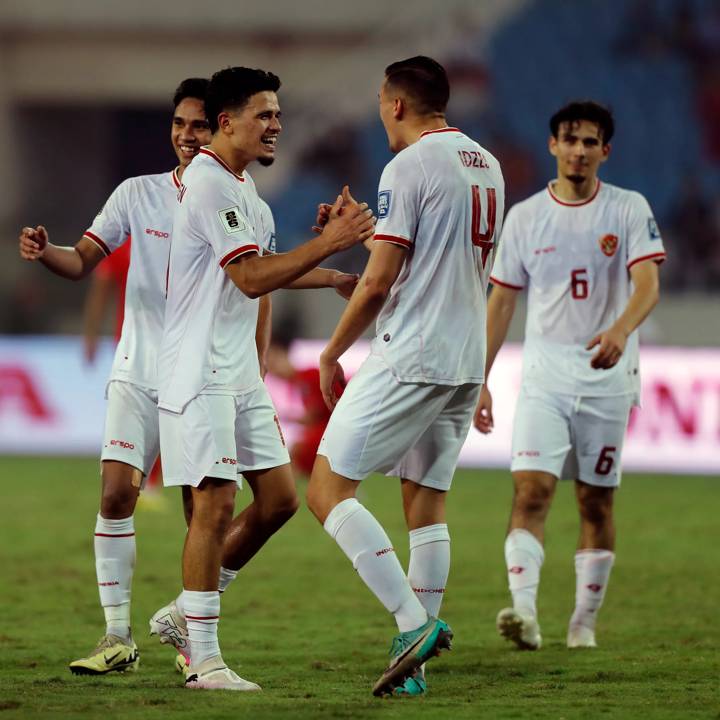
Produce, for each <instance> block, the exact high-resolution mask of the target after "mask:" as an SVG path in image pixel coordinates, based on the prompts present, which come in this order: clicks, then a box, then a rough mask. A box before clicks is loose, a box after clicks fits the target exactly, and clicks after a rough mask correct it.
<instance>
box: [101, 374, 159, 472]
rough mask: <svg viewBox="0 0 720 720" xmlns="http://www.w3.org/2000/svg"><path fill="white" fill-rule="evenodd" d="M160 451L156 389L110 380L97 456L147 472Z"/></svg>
mask: <svg viewBox="0 0 720 720" xmlns="http://www.w3.org/2000/svg"><path fill="white" fill-rule="evenodd" d="M159 452H160V430H159V425H158V407H157V392H156V391H155V390H148V389H147V388H143V387H140V386H139V385H133V384H132V383H128V382H123V381H122V380H113V381H112V382H110V384H109V385H108V389H107V412H106V414H105V435H104V439H103V449H102V454H101V455H100V459H101V460H117V461H119V462H124V463H127V464H128V465H132V467H135V468H137V469H138V470H140V471H141V472H142V473H143V475H147V474H148V473H149V472H150V470H152V466H153V465H154V464H155V460H157V456H158V453H159Z"/></svg>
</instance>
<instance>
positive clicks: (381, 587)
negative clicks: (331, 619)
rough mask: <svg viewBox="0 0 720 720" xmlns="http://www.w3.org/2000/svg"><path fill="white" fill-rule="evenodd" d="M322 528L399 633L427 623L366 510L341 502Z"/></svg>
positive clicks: (389, 547)
mask: <svg viewBox="0 0 720 720" xmlns="http://www.w3.org/2000/svg"><path fill="white" fill-rule="evenodd" d="M324 527H325V530H326V531H327V533H328V534H329V535H330V536H331V537H332V538H333V539H334V540H335V541H336V542H337V544H338V545H339V546H340V548H341V549H342V551H343V552H344V553H345V554H346V555H347V556H348V557H349V558H350V560H351V562H352V564H353V567H354V568H355V569H356V570H357V572H358V574H359V575H360V577H361V578H362V579H363V580H364V581H365V584H366V585H367V586H368V587H369V588H370V590H372V592H373V593H374V594H375V597H377V599H378V600H380V602H381V603H382V604H383V605H384V606H385V607H386V608H387V610H388V611H389V612H391V613H392V614H393V615H394V616H395V621H396V622H397V626H398V629H399V630H400V632H407V631H408V630H415V629H416V628H419V627H420V626H421V625H424V624H425V623H426V622H427V619H428V616H427V613H426V612H425V608H423V606H422V605H421V604H420V601H419V600H418V599H417V597H416V596H415V593H414V592H413V591H412V588H411V587H410V583H409V582H408V579H407V577H406V575H405V573H404V572H403V569H402V567H401V566H400V562H399V561H398V559H397V556H396V555H395V549H394V548H393V547H392V544H391V543H390V539H389V538H388V536H387V534H386V533H385V531H384V530H383V528H382V526H381V525H380V523H379V522H378V521H377V520H376V519H375V518H374V517H373V516H372V514H371V513H370V512H369V511H368V510H367V509H366V508H364V507H363V506H362V505H361V504H360V503H359V502H358V501H357V500H356V499H355V498H349V499H348V500H343V501H342V502H340V503H338V504H337V505H336V506H335V507H334V508H333V509H332V510H331V511H330V514H329V515H328V516H327V518H326V519H325V524H324Z"/></svg>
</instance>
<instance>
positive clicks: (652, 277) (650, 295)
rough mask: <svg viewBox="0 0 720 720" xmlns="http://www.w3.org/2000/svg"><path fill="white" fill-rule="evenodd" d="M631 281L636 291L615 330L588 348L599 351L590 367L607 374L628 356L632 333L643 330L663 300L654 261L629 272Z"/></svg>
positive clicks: (596, 338)
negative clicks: (627, 351)
mask: <svg viewBox="0 0 720 720" xmlns="http://www.w3.org/2000/svg"><path fill="white" fill-rule="evenodd" d="M630 277H631V278H632V281H633V286H634V287H635V290H634V291H633V294H632V295H631V296H630V299H629V300H628V304H627V305H626V307H625V311H624V312H623V314H622V315H621V316H620V317H619V318H618V319H617V320H616V321H615V323H614V324H613V325H612V327H610V328H608V329H607V330H605V331H604V332H601V333H600V334H599V335H596V336H595V337H594V338H593V339H592V340H591V341H590V342H589V343H588V344H587V348H586V349H587V350H592V349H593V348H594V347H596V346H597V347H598V350H597V352H596V353H595V355H593V357H592V358H591V359H590V365H591V367H593V368H595V369H596V370H607V369H608V368H611V367H613V366H614V365H616V364H617V362H618V360H620V358H621V357H622V354H623V352H625V344H626V343H627V339H628V337H629V336H630V333H632V332H633V331H634V330H635V329H636V328H637V327H639V326H640V324H641V323H642V322H643V320H645V318H646V317H647V316H648V315H649V314H650V311H651V310H652V309H653V308H654V307H655V306H656V305H657V303H658V300H660V273H659V272H658V266H657V264H656V263H655V262H654V261H652V260H645V261H644V262H639V263H637V264H636V265H633V266H632V267H631V268H630Z"/></svg>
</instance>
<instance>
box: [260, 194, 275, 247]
mask: <svg viewBox="0 0 720 720" xmlns="http://www.w3.org/2000/svg"><path fill="white" fill-rule="evenodd" d="M260 222H261V225H262V228H261V232H260V242H261V245H262V249H263V251H264V252H266V253H274V252H276V242H275V219H274V218H273V214H272V210H271V209H270V206H269V205H268V204H267V203H266V202H265V201H264V200H262V199H260Z"/></svg>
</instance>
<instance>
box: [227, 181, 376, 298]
mask: <svg viewBox="0 0 720 720" xmlns="http://www.w3.org/2000/svg"><path fill="white" fill-rule="evenodd" d="M346 191H347V189H345V191H344V192H346ZM341 208H342V213H340V209H341ZM374 228H375V219H374V217H373V214H372V211H371V210H369V209H368V206H367V203H356V202H352V203H347V202H345V203H344V202H343V196H342V195H338V198H337V200H336V201H335V204H334V205H333V208H332V211H331V213H330V219H329V220H328V223H327V225H326V226H325V227H324V228H323V231H322V233H321V234H320V235H319V236H318V237H316V238H313V239H312V240H308V241H307V242H305V243H303V244H302V245H300V246H299V247H296V248H295V249H294V250H291V251H290V252H287V253H282V254H280V255H263V256H260V255H242V256H240V257H239V258H238V259H237V260H236V261H234V262H232V263H228V265H226V266H225V272H226V273H227V274H228V275H229V276H230V278H231V280H232V281H233V282H234V283H235V285H236V286H237V287H238V288H239V289H240V290H241V291H242V292H244V293H245V294H246V295H247V296H248V297H251V298H257V297H260V296H261V295H264V294H265V293H269V292H272V291H273V290H277V289H278V288H282V287H286V286H287V285H289V284H290V283H291V282H293V281H294V280H297V279H298V278H299V277H301V276H302V275H305V273H307V272H308V271H309V270H312V269H313V268H314V267H316V266H317V265H318V264H319V263H321V262H322V261H323V260H324V259H325V258H327V257H329V256H330V255H333V254H334V253H336V252H340V251H342V250H347V249H348V248H351V247H352V246H353V245H356V244H357V243H360V242H363V241H364V240H366V239H367V238H368V237H371V236H372V234H373V232H374Z"/></svg>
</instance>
